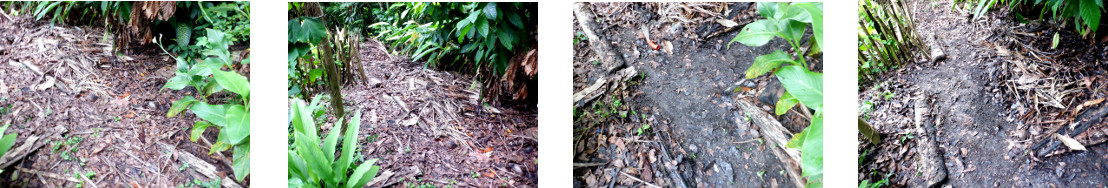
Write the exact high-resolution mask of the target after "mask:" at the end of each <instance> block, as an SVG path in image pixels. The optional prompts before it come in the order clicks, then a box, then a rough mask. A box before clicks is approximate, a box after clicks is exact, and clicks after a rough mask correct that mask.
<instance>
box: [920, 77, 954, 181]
mask: <svg viewBox="0 0 1108 188" xmlns="http://www.w3.org/2000/svg"><path fill="white" fill-rule="evenodd" d="M915 100H916V108H915V122H916V123H915V124H916V128H915V129H916V132H918V133H919V136H918V137H916V146H917V147H916V149H917V151H916V153H918V154H919V157H918V158H917V159H918V162H919V164H918V165H920V166H921V169H920V171H922V175H923V180H924V183H925V184H924V186H926V187H938V186H939V185H940V184H942V183H943V181H945V180H946V176H947V172H946V166H944V165H943V164H944V162H943V157H942V155H940V154H939V147H938V145H939V144H938V143H937V142H936V141H935V138H934V135H935V126H936V125H935V122H936V121H930V120H929V119H924V118H926V117H927V116H928V115H931V113H930V106H931V102H930V99H929V96H928V95H927V94H917V96H916V99H915Z"/></svg>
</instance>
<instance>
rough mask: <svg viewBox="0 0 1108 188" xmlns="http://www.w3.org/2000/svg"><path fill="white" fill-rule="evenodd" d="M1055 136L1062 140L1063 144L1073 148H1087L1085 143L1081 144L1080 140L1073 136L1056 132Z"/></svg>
mask: <svg viewBox="0 0 1108 188" xmlns="http://www.w3.org/2000/svg"><path fill="white" fill-rule="evenodd" d="M1054 138H1056V139H1058V140H1060V141H1062V144H1065V145H1066V147H1069V148H1070V149H1072V150H1082V151H1084V150H1085V146H1084V145H1081V143H1080V142H1077V140H1074V139H1073V138H1070V137H1069V136H1066V135H1060V134H1058V133H1054Z"/></svg>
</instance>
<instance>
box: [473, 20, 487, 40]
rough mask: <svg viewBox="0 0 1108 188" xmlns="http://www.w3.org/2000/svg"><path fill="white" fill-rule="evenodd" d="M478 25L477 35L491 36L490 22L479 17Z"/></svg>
mask: <svg viewBox="0 0 1108 188" xmlns="http://www.w3.org/2000/svg"><path fill="white" fill-rule="evenodd" d="M476 23H477V33H478V34H480V36H481V37H488V36H489V21H488V20H486V19H485V17H478V18H477V22H476Z"/></svg>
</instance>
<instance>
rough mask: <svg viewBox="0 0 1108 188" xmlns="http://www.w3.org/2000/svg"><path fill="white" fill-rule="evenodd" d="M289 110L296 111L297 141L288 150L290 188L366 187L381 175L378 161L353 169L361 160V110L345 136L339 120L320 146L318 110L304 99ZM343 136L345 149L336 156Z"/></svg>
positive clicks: (368, 161) (367, 161)
mask: <svg viewBox="0 0 1108 188" xmlns="http://www.w3.org/2000/svg"><path fill="white" fill-rule="evenodd" d="M289 110H290V111H292V112H291V118H292V122H291V126H292V127H293V137H294V139H295V140H294V141H293V142H294V143H293V146H292V148H290V149H289V151H288V163H289V164H288V166H289V171H288V173H289V174H288V185H289V187H347V188H350V187H362V186H365V184H366V183H368V182H369V180H371V179H373V177H375V176H377V171H378V170H379V169H380V167H379V166H376V165H373V163H375V162H377V159H369V160H365V162H363V163H362V164H360V165H358V166H357V167H356V168H353V169H351V168H350V167H353V164H354V163H355V162H356V161H361V159H354V153H355V151H356V148H357V146H358V143H357V142H358V140H357V139H358V129H359V128H360V126H361V111H358V112H357V113H355V115H354V117H352V118H351V120H350V122H349V123H347V124H348V126H347V127H346V131H345V133H343V132H342V128H343V126H342V123H343V122H344V121H343V120H342V119H339V121H338V122H339V123H338V124H336V125H335V126H334V127H333V128H331V132H330V133H328V134H327V137H326V138H323V143H322V147H320V144H321V143H320V137H319V135H317V134H316V130H317V129H318V127H316V123H315V118H314V117H313V116H314V115H313V114H314V113H315V112H316V111H317V109H315V107H313V106H311V105H306V104H305V103H304V101H302V100H300V99H294V100H293V102H292V105H291V107H290V109H289ZM340 137H341V138H342V141H341V143H342V150H341V153H339V154H336V153H335V152H336V148H337V147H338V146H339V145H338V144H339V143H340V141H339V139H340ZM335 157H338V159H337V160H336V159H335ZM351 170H352V171H351Z"/></svg>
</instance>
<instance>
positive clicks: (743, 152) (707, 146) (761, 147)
mask: <svg viewBox="0 0 1108 188" xmlns="http://www.w3.org/2000/svg"><path fill="white" fill-rule="evenodd" d="M623 6H627V7H626V8H618V7H623ZM729 6H731V8H739V9H738V10H749V11H754V10H755V9H753V8H751V9H746V8H747V6H749V7H753V4H746V3H732V4H729ZM592 7H594V9H595V11H596V12H597V14H598V15H607V14H606V13H605V12H608V10H612V9H623V10H624V12H625V13H617V14H613V15H609V16H598V17H601V20H611V21H605V22H604V23H601V24H600V25H601V26H602V27H604V28H602V29H597V31H598V32H599V33H597V34H598V35H602V37H605V40H606V41H608V42H611V43H613V44H614V46H613V47H615V48H616V49H617V50H619V52H620V53H622V54H623V55H624V59H625V60H627V61H628V63H629V64H631V66H634V67H635V68H636V69H637V70H638V71H639V72H641V76H642V79H640V80H636V81H633V83H631V85H632V86H631V87H630V88H628V89H627V91H624V92H620V93H614V94H609V95H608V96H606V98H605V99H603V101H597V102H596V103H600V104H598V105H595V106H592V107H589V108H584V109H579V110H581V111H583V112H578V113H583V114H581V115H579V116H576V117H577V118H575V119H576V120H575V123H574V124H575V130H578V131H577V132H578V133H576V135H575V136H578V137H583V138H584V139H576V138H575V149H576V150H578V152H576V153H577V154H578V156H576V158H575V160H574V161H575V162H576V163H595V162H602V163H604V162H606V163H608V165H600V166H598V167H596V168H578V169H575V175H574V176H575V177H578V178H580V179H577V180H580V181H583V182H578V183H579V184H578V185H582V186H585V185H592V184H593V183H596V184H601V185H602V186H604V185H606V184H602V183H606V181H605V179H607V178H616V179H615V180H613V181H619V182H620V183H621V185H635V184H632V183H630V182H629V181H627V180H623V179H626V178H624V176H618V177H609V175H608V174H609V173H611V171H613V170H621V171H627V170H626V169H627V168H631V169H633V170H630V171H629V172H628V173H629V174H635V176H650V177H654V178H656V179H663V181H659V182H666V183H665V184H660V185H662V186H667V187H668V186H674V185H672V184H670V183H671V182H675V181H674V180H673V179H672V178H671V177H673V176H671V175H668V174H669V172H668V171H667V170H666V169H672V168H676V169H677V171H678V172H679V173H680V174H681V177H682V178H684V179H685V180H683V181H684V182H686V183H688V185H689V186H693V187H727V186H738V185H742V186H743V187H777V186H780V187H791V186H792V185H793V184H792V183H791V181H790V180H789V179H788V176H787V175H786V174H785V171H784V167H785V166H784V165H785V164H783V163H782V162H781V161H780V160H779V159H777V157H776V156H775V155H773V153H772V151H771V150H770V149H771V148H768V147H772V146H769V145H768V142H764V141H762V140H759V138H761V136H759V133H758V132H759V131H758V130H756V129H757V128H755V127H756V126H755V125H753V124H750V123H749V122H748V120H744V118H743V117H745V116H743V115H740V114H743V112H742V111H740V110H739V109H735V107H734V105H732V101H733V100H752V99H753V97H749V98H745V99H738V97H739V95H737V94H735V93H732V91H730V90H729V87H731V86H733V84H734V83H736V82H739V81H740V80H742V78H743V77H744V73H745V72H746V69H747V68H748V67H749V66H750V65H751V63H752V62H753V59H754V57H756V56H758V55H760V54H768V53H771V52H773V51H774V50H779V49H788V48H789V47H788V45H787V44H786V43H785V41H784V40H782V39H775V40H773V41H771V42H770V43H769V44H767V45H765V46H761V47H748V46H744V45H741V44H738V43H735V44H733V45H731V46H730V48H728V47H727V42H728V41H730V39H731V38H734V36H735V35H737V34H738V32H737V31H733V32H729V33H725V34H723V35H720V36H717V37H714V38H710V39H708V40H704V41H703V42H701V41H698V40H695V39H692V38H691V37H690V35H699V34H702V33H706V32H700V33H698V32H697V31H693V30H685V28H684V27H675V26H674V25H672V24H659V21H657V20H655V19H657V18H650V17H651V16H648V15H649V13H650V12H647V11H649V10H647V9H645V8H644V7H642V6H641V5H624V4H619V3H617V4H614V5H607V4H593V5H592ZM612 7H617V8H612ZM628 12H629V13H628ZM748 13H753V12H745V11H732V12H730V13H727V14H729V15H734V14H748ZM624 14H627V15H632V16H626V15H624ZM749 15H754V14H749ZM629 18H631V19H629ZM753 19H756V18H755V17H752V16H750V17H745V18H742V19H740V20H753ZM740 22H742V21H740ZM712 24H715V23H712ZM717 25H718V24H717ZM628 27H631V28H628ZM639 27H647V28H648V30H650V34H652V36H651V39H652V40H655V42H656V43H662V41H666V42H670V43H672V45H673V47H672V49H673V52H672V54H671V53H667V52H666V51H665V50H652V49H650V47H649V46H648V45H647V44H646V42H645V40H643V39H642V38H641V37H640V34H641V31H642V30H641V29H639ZM691 27H693V28H697V27H700V25H694V26H691ZM739 27H741V26H739ZM575 30H577V31H580V28H579V27H578V26H577V25H575ZM588 42H591V41H588ZM575 49H576V52H577V54H576V55H577V57H575V61H574V72H575V73H574V84H575V85H574V87H575V88H574V90H575V91H577V90H580V89H581V88H583V87H585V86H586V85H587V84H590V83H591V82H592V81H594V80H593V79H595V77H596V75H597V74H599V72H603V70H604V68H603V67H602V65H600V64H595V63H592V62H593V61H594V60H593V59H591V58H593V57H594V56H595V55H592V54H595V53H596V52H592V51H591V50H589V49H588V47H587V44H586V43H585V42H582V43H581V44H578V45H576V46H575ZM757 82H758V83H770V81H769V79H759V80H757ZM620 98H622V102H618V100H620ZM613 103H624V104H625V105H614V104H613ZM756 104H759V103H756ZM613 106H615V107H614V108H615V109H616V110H615V111H616V113H628V112H631V114H635V112H638V113H639V114H645V116H641V117H640V116H636V115H630V116H628V117H612V118H607V117H608V116H605V115H599V116H600V117H597V116H598V115H597V114H603V111H606V110H598V108H599V109H603V108H611V107H613ZM759 110H760V109H759ZM642 124H651V125H654V126H652V127H651V128H652V129H654V130H653V131H654V132H653V133H654V134H641V135H640V134H636V133H635V129H636V128H639V127H640V125H642ZM804 125H807V123H804ZM609 126H611V127H609ZM581 130H588V131H586V132H582V131H581ZM594 130H595V131H594ZM797 131H798V130H797ZM647 132H648V133H649V131H647ZM581 134H585V135H581ZM594 137H599V138H594ZM605 138H607V140H605ZM593 139H600V141H599V142H596V141H594V140H593ZM613 139H614V140H620V141H613ZM629 140H630V141H629ZM637 140H646V141H648V142H657V143H658V144H663V145H665V146H664V147H661V146H659V145H656V144H651V143H647V144H642V143H635V142H637ZM605 142H607V143H605ZM594 144H596V145H594ZM591 150H599V151H595V152H597V153H598V154H591V153H592V152H593V151H591ZM663 150H664V151H668V153H664V152H663ZM655 155H670V156H672V158H673V160H674V161H673V162H670V161H665V160H663V159H662V158H663V157H661V156H658V157H657V159H654V158H655ZM641 156H649V157H641ZM643 160H646V161H647V162H645V163H648V164H652V165H640V164H642V163H643ZM616 161H618V162H616ZM613 162H615V163H617V164H611V163H613ZM618 163H628V164H629V165H628V166H629V167H624V165H621V164H618ZM644 168H645V169H652V170H653V172H650V171H647V172H642V171H641V170H640V169H644ZM617 175H618V174H617ZM592 181H596V182H592ZM655 183H657V182H655Z"/></svg>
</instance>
